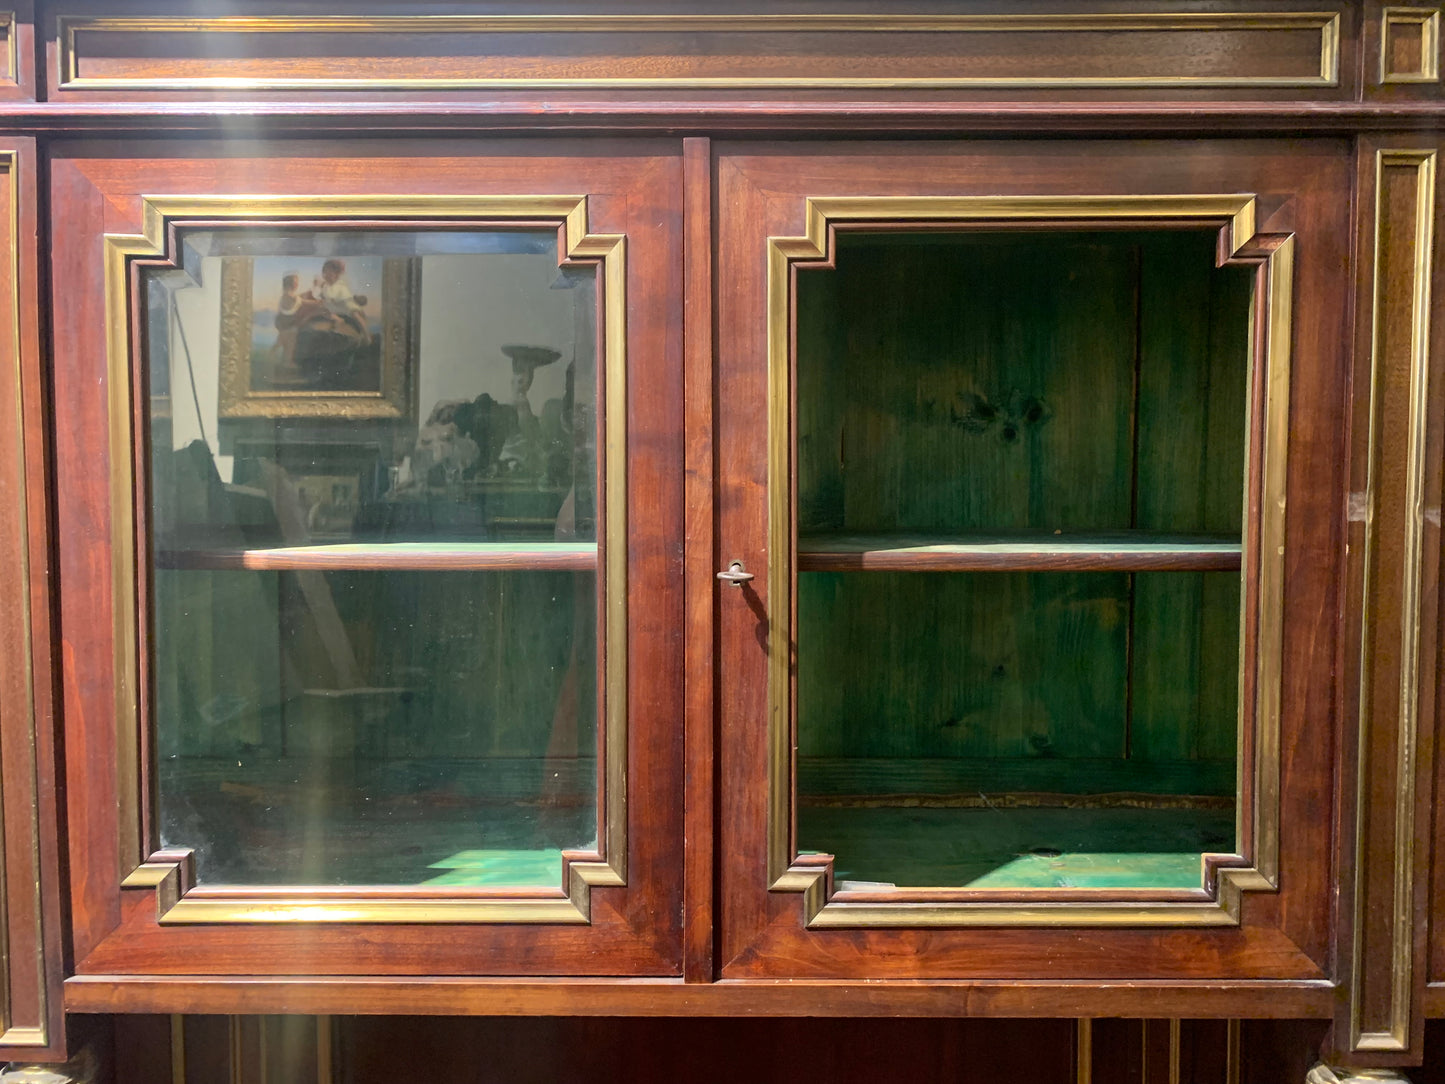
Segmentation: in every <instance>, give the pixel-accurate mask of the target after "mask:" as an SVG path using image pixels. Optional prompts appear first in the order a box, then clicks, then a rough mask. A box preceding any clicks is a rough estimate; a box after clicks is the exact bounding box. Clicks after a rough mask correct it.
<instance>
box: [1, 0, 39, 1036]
mask: <svg viewBox="0 0 1445 1084" xmlns="http://www.w3.org/2000/svg"><path fill="white" fill-rule="evenodd" d="M10 18H11V29H12V30H13V28H14V22H13V16H11V17H10ZM10 37H11V42H10V44H11V49H12V53H13V49H14V35H13V34H11V36H10ZM12 70H13V69H12ZM0 174H3V175H4V178H5V185H6V191H7V194H8V197H9V198H8V200H7V207H6V212H5V213H6V215H7V216H8V217H7V225H8V227H9V230H10V252H9V255H8V260H9V268H8V271H9V277H10V290H9V296H8V298H7V299H6V300H7V302H8V304H9V305H10V319H9V323H8V326H7V328H6V334H7V335H8V336H9V339H10V346H11V349H10V366H11V369H10V377H11V379H12V380H13V381H14V383H15V396H14V398H13V399H12V400H11V401H10V404H9V407H8V408H7V409H8V412H9V413H10V423H11V424H12V425H13V426H14V427H15V441H14V444H13V446H12V449H11V451H10V452H9V453H7V454H10V455H13V457H14V461H15V469H16V474H15V481H16V486H15V495H14V502H15V503H14V514H15V524H16V529H17V530H18V532H19V533H18V542H19V555H20V560H19V563H18V565H17V566H16V568H15V569H13V570H12V571H13V573H14V576H15V582H16V583H17V584H18V585H19V587H20V590H19V592H18V598H17V600H16V606H17V617H18V618H19V628H20V645H19V647H20V650H19V652H18V653H17V654H18V655H19V659H18V663H19V666H20V670H21V674H22V682H23V685H24V688H25V700H24V703H23V704H22V705H20V711H21V713H22V716H23V718H24V719H25V744H24V745H23V746H22V747H21V749H20V750H19V753H20V755H21V756H23V757H24V758H25V772H26V776H27V777H28V778H27V782H28V783H29V787H30V794H31V796H32V801H31V807H30V822H29V824H28V825H27V828H28V832H27V833H26V834H27V836H28V839H29V850H30V860H31V862H32V863H33V865H34V870H35V876H34V878H33V880H32V881H31V883H30V884H29V885H28V886H27V887H28V888H29V890H30V892H31V893H32V899H33V903H34V906H35V955H34V958H33V962H34V965H35V983H36V995H37V1004H36V1012H37V1016H36V1018H37V1020H38V1023H37V1024H34V1025H26V1026H16V1025H15V1023H14V1019H13V1015H12V1014H13V1009H14V1005H13V1004H12V1002H11V1000H10V967H11V965H12V964H14V963H16V962H17V961H16V960H15V959H14V957H13V956H12V954H11V949H10V914H9V910H10V909H9V900H10V893H11V892H12V891H18V889H17V888H16V886H15V885H13V884H12V883H11V881H10V879H9V876H8V872H7V863H6V860H5V850H4V840H3V838H0V961H3V963H0V970H3V981H0V1046H7V1047H45V1046H48V1045H50V1030H49V1018H48V1012H47V1005H46V1003H47V1000H48V996H49V995H48V992H47V982H46V973H45V972H46V968H45V908H44V899H43V897H42V895H41V890H40V881H41V859H40V809H39V801H40V779H39V764H38V762H37V749H36V741H37V738H36V727H37V726H38V720H37V719H36V715H35V674H34V670H33V667H34V660H35V653H34V641H33V639H32V637H31V629H30V576H31V564H30V508H29V496H28V493H27V486H28V483H29V469H28V465H29V456H28V452H27V449H26V447H25V393H24V388H25V380H24V377H25V369H24V363H23V359H22V351H21V346H22V342H21V332H20V312H21V308H22V306H23V304H24V301H23V298H22V296H21V293H20V273H21V266H20V252H21V245H22V241H21V232H20V155H19V152H18V151H15V150H0ZM0 810H3V802H0Z"/></svg>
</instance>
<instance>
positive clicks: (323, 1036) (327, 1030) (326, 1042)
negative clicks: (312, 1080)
mask: <svg viewBox="0 0 1445 1084" xmlns="http://www.w3.org/2000/svg"><path fill="white" fill-rule="evenodd" d="M335 1042H336V1040H335V1036H334V1032H333V1022H332V1018H331V1017H329V1016H318V1017H317V1018H316V1084H336V1070H335V1068H334V1065H333V1061H334V1058H335V1049H334V1047H335Z"/></svg>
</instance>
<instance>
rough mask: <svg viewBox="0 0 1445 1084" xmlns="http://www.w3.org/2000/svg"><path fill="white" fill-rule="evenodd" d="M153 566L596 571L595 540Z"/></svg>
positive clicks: (390, 546)
mask: <svg viewBox="0 0 1445 1084" xmlns="http://www.w3.org/2000/svg"><path fill="white" fill-rule="evenodd" d="M156 567H157V568H164V569H185V570H205V571H226V570H249V571H270V572H306V571H314V572H342V571H386V572H409V571H419V572H433V571H453V572H480V571H506V570H517V571H567V572H591V571H594V570H595V569H596V568H597V544H596V543H595V542H446V543H437V542H384V543H376V544H364V543H339V544H335V545H319V546H280V547H276V548H274V549H191V550H167V549H163V550H159V551H157V553H156Z"/></svg>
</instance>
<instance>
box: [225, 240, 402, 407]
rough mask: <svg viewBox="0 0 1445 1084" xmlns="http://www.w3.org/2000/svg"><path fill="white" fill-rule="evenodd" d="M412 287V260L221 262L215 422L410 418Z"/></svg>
mask: <svg viewBox="0 0 1445 1084" xmlns="http://www.w3.org/2000/svg"><path fill="white" fill-rule="evenodd" d="M420 277H421V261H420V260H418V259H416V258H412V257H381V256H365V255H360V256H348V257H344V258H343V257H340V256H330V257H321V256H254V257H251V256H246V257H242V256H236V257H227V258H226V259H225V260H224V261H223V262H222V266H221V350H220V369H221V371H220V389H219V391H220V415H221V417H223V418H308V417H309V418H401V417H406V416H408V415H409V414H410V408H411V387H412V383H413V381H412V379H411V368H412V365H413V364H414V360H415V358H416V349H415V347H416V341H417V326H418V323H419V320H418V308H417V307H418V304H419V301H420V285H421V284H420Z"/></svg>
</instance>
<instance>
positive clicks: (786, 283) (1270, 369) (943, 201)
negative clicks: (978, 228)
mask: <svg viewBox="0 0 1445 1084" xmlns="http://www.w3.org/2000/svg"><path fill="white" fill-rule="evenodd" d="M1256 216H1257V208H1256V200H1255V197H1254V196H1253V195H1249V194H1239V193H1233V194H1217V195H1216V194H1201V195H1172V196H976V197H975V196H866V197H837V198H834V197H813V198H809V199H808V200H807V201H806V203H805V207H804V235H803V236H801V237H770V238H769V239H768V277H767V283H768V285H767V290H768V308H767V311H768V434H769V437H768V439H769V446H768V553H769V566H768V613H769V620H770V630H771V631H770V633H769V636H768V838H767V848H768V850H767V860H768V886H769V889H770V890H771V891H774V892H797V893H801V894H802V896H803V915H804V922H805V923H806V925H807V926H808V927H809V928H812V929H840V928H858V927H948V926H1116V927H1121V926H1135V927H1161V926H1235V925H1238V924H1239V921H1240V911H1241V906H1242V900H1243V895H1244V893H1246V892H1272V891H1276V890H1277V889H1278V887H1279V818H1280V734H1279V719H1280V690H1281V687H1282V677H1281V664H1282V659H1283V651H1284V539H1285V481H1286V479H1285V468H1286V458H1287V451H1288V444H1289V373H1290V343H1291V338H1292V311H1293V308H1292V306H1293V282H1294V237H1293V235H1274V234H1259V233H1256V228H1257V225H1256V221H1257V219H1256ZM1051 221H1058V222H1068V223H1071V224H1078V223H1090V222H1096V223H1100V224H1104V223H1110V222H1138V223H1140V224H1147V223H1148V222H1150V221H1156V222H1163V221H1168V222H1180V221H1196V222H1199V223H1200V224H1201V225H1203V224H1216V223H1217V224H1218V225H1219V226H1220V239H1219V262H1220V264H1221V265H1223V264H1227V263H1234V264H1250V265H1255V266H1256V267H1258V268H1259V270H1260V278H1259V286H1258V288H1257V289H1256V291H1255V296H1254V300H1253V302H1252V303H1251V307H1250V310H1251V317H1252V323H1253V326H1254V328H1255V334H1254V336H1253V341H1254V342H1255V343H1257V344H1259V346H1258V348H1252V349H1251V351H1250V360H1249V378H1248V387H1249V388H1250V389H1251V391H1250V396H1249V399H1250V402H1249V406H1248V410H1249V419H1248V424H1247V426H1246V431H1247V432H1248V433H1250V434H1251V436H1250V441H1249V447H1248V449H1247V454H1248V461H1249V463H1250V464H1251V465H1252V466H1257V467H1258V473H1259V477H1260V487H1259V488H1260V492H1259V493H1258V494H1257V497H1258V508H1259V512H1258V515H1257V516H1255V517H1253V518H1251V517H1250V515H1249V508H1250V499H1251V496H1255V495H1253V494H1251V493H1250V492H1248V488H1249V487H1245V490H1246V491H1245V492H1244V493H1243V494H1242V499H1243V502H1244V507H1245V547H1244V560H1243V567H1244V569H1245V570H1246V572H1247V571H1248V570H1251V569H1253V570H1255V571H1256V572H1257V574H1258V600H1257V603H1256V610H1255V612H1254V613H1251V612H1250V602H1249V598H1248V595H1249V592H1247V591H1246V592H1241V600H1240V623H1241V627H1242V628H1247V627H1249V625H1248V623H1249V622H1250V620H1251V619H1252V620H1253V621H1254V625H1253V628H1254V631H1255V644H1256V654H1255V657H1254V659H1252V660H1249V659H1245V658H1244V656H1243V651H1244V646H1243V645H1244V638H1243V637H1241V648H1240V650H1241V658H1240V681H1241V688H1242V689H1244V688H1248V687H1249V683H1248V682H1247V681H1246V680H1245V679H1246V677H1247V676H1249V677H1252V679H1253V686H1254V699H1253V700H1252V702H1249V703H1246V702H1245V698H1244V697H1243V696H1241V698H1240V708H1239V726H1240V734H1241V739H1243V738H1244V737H1245V736H1246V735H1252V737H1253V750H1254V753H1253V758H1252V762H1249V761H1248V760H1247V758H1246V757H1245V756H1243V755H1241V756H1240V760H1239V772H1240V778H1239V788H1238V790H1239V794H1240V795H1244V794H1251V795H1252V796H1253V809H1254V816H1253V818H1252V821H1251V823H1248V824H1246V823H1242V819H1243V810H1244V807H1245V803H1244V802H1240V803H1239V809H1240V811H1241V812H1240V817H1241V823H1239V825H1238V830H1237V836H1238V839H1239V840H1240V841H1242V842H1243V843H1244V844H1245V845H1244V846H1243V849H1242V853H1240V854H1233V855H1205V856H1204V858H1203V867H1204V877H1203V879H1202V880H1203V882H1204V884H1206V885H1208V884H1210V883H1212V892H1207V891H1202V890H1201V891H1197V892H1189V893H1172V894H1167V895H1166V894H1164V893H1161V894H1160V898H1158V899H1152V898H1151V899H1146V900H1133V901H1124V900H1120V899H1119V898H1118V897H1117V896H1113V897H1112V898H1111V893H1110V891H1109V890H1107V889H1099V890H1077V891H1076V892H1075V893H1073V895H1075V896H1076V897H1078V898H1075V899H1070V900H1060V899H1058V898H1057V896H1058V894H1057V893H1056V892H1055V891H1054V890H1052V889H1022V890H1019V891H1018V892H1017V894H1016V898H1015V899H1013V900H1009V901H998V900H996V899H995V900H989V901H987V902H985V901H970V900H968V899H966V897H967V895H968V890H967V889H957V888H941V887H934V888H905V889H890V890H889V893H888V895H889V898H888V899H887V900H878V901H876V902H875V901H869V900H868V899H867V894H866V893H864V892H850V893H849V897H848V900H847V901H846V902H844V901H834V900H831V899H830V897H831V895H832V890H833V885H832V865H831V859H830V858H829V857H828V856H803V857H799V856H798V855H797V853H796V851H795V849H794V845H793V838H792V825H793V810H792V802H793V771H794V750H793V738H792V718H791V712H792V692H791V688H792V686H791V663H792V659H791V648H792V642H793V638H794V635H795V631H794V628H793V613H792V609H793V600H792V580H793V568H794V564H795V562H796V560H797V558H796V553H795V550H796V545H795V542H796V540H795V538H794V529H793V493H792V490H791V477H792V471H791V464H792V454H793V450H792V410H793V383H792V368H793V347H792V326H791V321H792V300H793V278H794V274H795V268H796V267H797V266H799V265H804V264H812V265H814V266H820V267H826V266H829V265H830V264H831V261H832V259H833V240H834V234H835V233H836V231H837V230H838V229H847V228H850V227H851V228H858V227H861V226H874V225H883V224H897V223H899V222H919V223H934V224H938V223H957V224H958V225H959V226H960V227H967V225H968V224H969V223H985V222H987V223H1000V222H1005V223H1006V222H1020V223H1024V222H1027V223H1048V222H1051ZM1256 400H1258V401H1256ZM1250 473H1251V474H1252V473H1253V471H1250ZM1247 666H1252V667H1253V673H1252V675H1246V667H1247ZM1248 748H1250V743H1249V742H1247V741H1245V740H1241V741H1240V749H1241V751H1243V750H1245V749H1248ZM1051 897H1052V898H1051Z"/></svg>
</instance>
